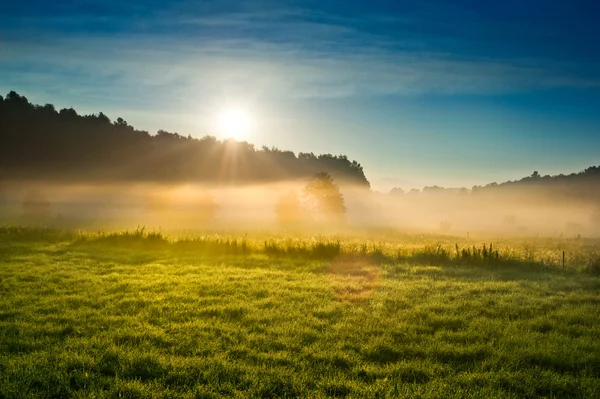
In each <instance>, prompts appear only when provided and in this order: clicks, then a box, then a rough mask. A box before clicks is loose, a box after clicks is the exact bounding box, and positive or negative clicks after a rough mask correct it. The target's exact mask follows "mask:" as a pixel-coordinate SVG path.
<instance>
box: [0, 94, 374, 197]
mask: <svg viewBox="0 0 600 399" xmlns="http://www.w3.org/2000/svg"><path fill="white" fill-rule="evenodd" d="M321 172H326V173H329V174H330V175H331V176H333V177H334V178H335V179H336V181H338V182H339V183H340V184H342V185H345V184H353V185H357V186H361V187H365V188H369V187H370V184H369V181H368V180H367V178H366V177H365V174H364V171H363V168H362V166H361V165H360V164H359V163H358V162H356V161H350V160H349V159H348V157H347V156H345V155H331V154H321V155H315V154H313V153H299V154H297V155H296V154H295V153H294V152H292V151H284V150H280V149H278V148H267V147H262V148H260V149H258V148H255V146H254V145H253V144H250V143H247V142H237V141H234V140H218V139H216V138H215V137H213V136H205V137H202V138H193V137H191V136H189V135H188V136H183V135H180V134H178V133H170V132H167V131H165V130H159V131H158V132H157V134H155V135H151V134H150V133H149V132H147V131H144V130H138V129H135V128H134V127H133V126H131V125H129V124H128V123H127V122H126V121H125V120H124V119H122V118H117V119H116V120H115V121H111V119H110V118H109V117H108V116H106V115H105V114H103V113H102V112H100V113H98V114H92V115H79V114H78V113H77V112H76V111H75V110H74V109H73V108H68V109H67V108H65V109H61V110H56V109H55V107H54V106H53V105H52V104H46V105H43V106H42V105H34V104H31V103H30V102H29V101H28V99H27V98H26V97H24V96H21V95H19V94H17V93H16V92H14V91H11V92H10V93H8V95H7V96H6V97H5V98H3V97H2V96H0V179H5V180H13V179H14V180H17V179H19V180H20V179H36V180H40V179H45V180H55V181H85V182H93V181H111V182H114V181H155V182H183V181H185V182H199V183H237V184H244V183H257V182H273V181H282V180H297V179H306V178H309V177H310V176H313V175H314V174H316V173H321Z"/></svg>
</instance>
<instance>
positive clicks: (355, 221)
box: [0, 180, 599, 237]
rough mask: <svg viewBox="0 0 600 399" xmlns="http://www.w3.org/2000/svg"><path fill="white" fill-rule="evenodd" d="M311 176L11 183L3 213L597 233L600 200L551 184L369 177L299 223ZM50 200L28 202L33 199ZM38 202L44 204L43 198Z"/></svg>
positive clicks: (175, 225) (60, 222)
mask: <svg viewBox="0 0 600 399" xmlns="http://www.w3.org/2000/svg"><path fill="white" fill-rule="evenodd" d="M306 181H307V180H297V181H294V182H280V183H270V184H246V185H243V186H223V185H221V186H213V185H206V184H204V185H201V184H192V183H188V184H149V183H136V182H131V183H114V184H108V183H107V184H93V185H90V184H56V183H44V182H21V183H8V184H7V183H5V184H4V186H3V188H2V208H1V212H2V213H1V214H0V216H1V217H2V220H4V221H12V222H15V223H16V222H24V223H30V224H38V225H39V224H41V225H48V226H55V227H66V228H83V229H102V228H135V227H137V226H145V227H146V228H147V229H159V228H162V229H167V230H193V229H211V230H227V229H234V230H254V231H259V230H294V231H306V232H329V233H335V232H343V231H349V232H351V231H353V230H361V229H365V228H386V229H392V230H400V231H410V232H428V233H438V234H446V235H459V236H465V235H467V234H476V235H486V236H490V235H501V236H523V237H527V236H540V235H541V236H547V237H577V236H586V237H589V236H597V235H598V234H599V225H598V223H597V221H596V220H595V212H597V207H595V206H594V204H593V203H587V202H585V201H579V200H576V199H572V200H569V199H566V200H565V199H562V200H553V199H552V198H548V197H545V194H544V193H543V192H539V193H536V192H532V191H531V190H523V192H520V190H519V189H512V190H510V192H509V193H505V194H503V195H502V196H497V195H493V194H488V193H481V194H477V193H475V194H474V193H472V192H471V191H470V190H469V191H462V192H459V191H458V190H453V191H450V190H440V191H439V192H430V193H428V192H427V190H425V192H424V193H423V192H420V193H417V192H414V191H413V192H410V193H406V194H402V195H399V194H398V193H397V192H394V191H392V193H388V194H382V193H377V192H372V191H370V190H367V189H364V188H362V187H353V186H348V185H345V186H342V187H341V188H340V191H341V193H342V194H343V198H344V200H345V204H346V207H347V213H346V215H345V218H344V220H343V221H340V222H337V223H334V224H331V223H329V222H328V221H327V220H324V219H323V218H322V217H321V216H320V215H319V214H317V213H316V212H311V211H310V209H307V208H306V207H304V208H303V209H305V212H304V213H303V214H302V216H300V219H298V220H297V221H296V222H297V223H293V224H290V223H286V222H285V221H283V220H281V218H280V217H279V216H280V215H278V211H277V203H278V201H279V200H280V198H281V197H283V196H285V195H286V194H288V193H297V195H299V196H300V197H301V196H302V191H303V188H304V186H305V184H306ZM28 196H29V201H33V202H34V203H35V202H36V201H41V202H47V208H44V209H43V210H41V212H42V213H39V214H36V212H40V210H39V209H38V210H36V209H27V204H26V203H27V201H28ZM34 208H35V205H34Z"/></svg>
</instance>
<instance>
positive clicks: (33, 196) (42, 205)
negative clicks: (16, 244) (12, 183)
mask: <svg viewBox="0 0 600 399" xmlns="http://www.w3.org/2000/svg"><path fill="white" fill-rule="evenodd" d="M21 206H22V208H23V216H25V217H26V218H29V219H45V218H47V217H49V216H50V206H51V204H50V201H48V199H47V198H46V196H45V195H44V194H42V193H40V192H38V191H29V192H28V193H27V194H25V197H24V198H23V202H22V203H21Z"/></svg>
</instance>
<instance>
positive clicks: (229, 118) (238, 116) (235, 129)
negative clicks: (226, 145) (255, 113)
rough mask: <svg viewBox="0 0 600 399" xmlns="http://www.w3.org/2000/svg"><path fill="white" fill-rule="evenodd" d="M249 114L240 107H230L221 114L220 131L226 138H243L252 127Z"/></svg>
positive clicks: (219, 120)
mask: <svg viewBox="0 0 600 399" xmlns="http://www.w3.org/2000/svg"><path fill="white" fill-rule="evenodd" d="M250 122H251V121H250V116H249V114H248V113H247V112H246V111H244V110H242V109H238V108H230V109H226V110H224V111H222V112H221V113H220V114H219V119H218V124H219V131H220V133H221V135H222V136H223V137H224V138H227V139H235V140H242V139H244V138H245V137H246V134H247V133H248V130H249V129H250Z"/></svg>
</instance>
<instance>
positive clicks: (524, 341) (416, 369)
mask: <svg viewBox="0 0 600 399" xmlns="http://www.w3.org/2000/svg"><path fill="white" fill-rule="evenodd" d="M371 237H373V235H371ZM389 237H390V235H387V238H386V237H385V235H383V234H382V235H380V236H377V237H376V238H375V239H373V238H371V239H367V238H366V237H360V236H359V237H351V236H337V237H302V236H284V235H269V234H267V233H265V234H261V235H250V236H248V235H244V234H239V235H226V234H221V235H217V234H210V235H205V236H202V235H198V236H194V235H192V234H189V235H187V236H181V235H180V236H178V237H176V236H165V235H164V234H160V233H147V232H145V231H143V230H141V229H138V230H136V231H130V232H115V233H94V234H90V233H81V232H66V231H57V230H45V229H31V228H28V229H27V228H0V398H21V397H47V398H69V397H74V398H92V397H93V398H146V397H149V398H216V397H257V398H258V397H260V398H262V397H265V398H268V397H277V398H279V397H311V398H312V397H316V398H319V397H323V398H325V397H364V398H373V397H382V398H383V397H407V398H415V397H423V398H425V397H431V398H439V397H456V398H459V397H460V398H463V397H486V398H488V397H489V398H494V397H498V398H505V397H514V398H527V397H564V398H573V397H581V398H593V397H600V377H599V375H600V341H599V340H598V337H600V306H599V305H600V295H599V292H600V277H599V276H598V270H597V269H598V267H597V265H598V259H599V257H598V242H597V241H593V240H570V241H568V240H547V239H531V240H528V241H527V242H524V241H516V240H504V241H498V242H496V241H494V242H492V249H491V250H490V241H486V242H485V245H486V246H485V251H484V247H483V245H484V241H483V240H475V239H472V240H466V239H457V238H453V237H421V236H404V235H397V236H394V235H391V238H389ZM496 251H497V253H496ZM563 251H565V253H566V254H567V255H566V258H567V261H566V265H565V268H563V266H562V252H563Z"/></svg>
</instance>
